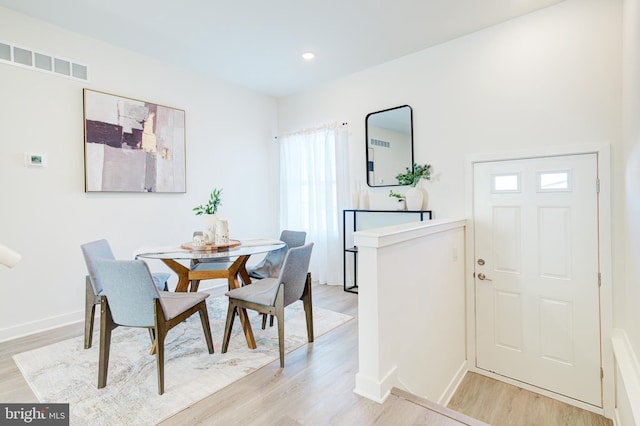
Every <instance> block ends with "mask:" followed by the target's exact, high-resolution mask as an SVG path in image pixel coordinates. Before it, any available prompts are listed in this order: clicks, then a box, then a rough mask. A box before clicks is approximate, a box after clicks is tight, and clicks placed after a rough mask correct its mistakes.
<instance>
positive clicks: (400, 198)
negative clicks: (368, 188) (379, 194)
mask: <svg viewBox="0 0 640 426" xmlns="http://www.w3.org/2000/svg"><path fill="white" fill-rule="evenodd" d="M389 197H391V198H395V199H396V200H397V202H398V210H406V208H407V205H406V204H405V197H404V195H402V194H399V193H397V192H393V190H392V189H390V190H389Z"/></svg>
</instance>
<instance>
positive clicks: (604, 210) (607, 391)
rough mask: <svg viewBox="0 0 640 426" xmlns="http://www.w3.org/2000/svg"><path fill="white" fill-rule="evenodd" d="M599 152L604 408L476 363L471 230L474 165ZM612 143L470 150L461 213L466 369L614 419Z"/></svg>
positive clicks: (473, 237) (473, 235)
mask: <svg viewBox="0 0 640 426" xmlns="http://www.w3.org/2000/svg"><path fill="white" fill-rule="evenodd" d="M580 154H597V164H598V170H597V173H598V178H599V179H600V195H599V197H598V228H599V239H598V241H599V244H598V250H599V256H600V273H601V274H602V286H601V287H600V330H601V331H600V347H601V357H602V369H603V373H604V377H603V381H602V403H603V407H602V408H599V407H595V406H593V405H590V404H586V403H583V402H581V401H577V400H575V399H572V398H568V397H565V396H562V395H559V394H557V393H554V392H550V391H547V390H544V389H540V388H537V387H535V386H532V385H527V384H525V383H522V382H518V381H515V380H512V379H508V378H506V377H504V376H500V375H497V374H492V373H489V372H487V371H485V370H481V369H478V368H477V367H476V362H475V360H476V331H475V330H476V324H475V317H476V311H475V279H474V277H473V272H474V259H475V258H476V256H475V252H474V247H475V244H474V241H475V229H474V220H473V219H474V217H473V195H474V194H473V188H474V182H473V170H474V165H475V164H476V163H483V162H488V161H508V160H522V159H527V158H540V157H558V156H564V155H580ZM611 170H612V167H611V145H610V144H605V143H602V144H585V145H562V146H545V147H539V148H532V149H526V150H520V151H506V152H490V153H477V154H469V155H467V156H466V157H465V188H466V189H465V216H466V218H467V220H468V223H469V225H470V226H468V228H467V233H466V242H465V245H466V275H465V276H466V279H465V287H466V291H465V294H466V296H465V297H466V306H467V368H468V370H469V371H473V372H475V373H478V374H482V375H485V376H489V377H492V378H494V379H497V380H501V381H504V382H506V383H510V384H515V385H516V386H519V387H521V388H524V389H527V390H530V391H533V392H537V393H539V394H542V395H545V396H548V397H550V398H553V399H557V400H559V401H562V402H565V403H567V404H571V405H574V406H577V407H579V408H583V409H586V410H589V411H592V412H595V413H598V414H603V415H604V416H605V417H608V418H613V416H614V413H615V382H614V380H615V377H614V375H615V370H614V357H613V348H612V344H611V333H612V330H613V289H612V256H611V237H612V228H611Z"/></svg>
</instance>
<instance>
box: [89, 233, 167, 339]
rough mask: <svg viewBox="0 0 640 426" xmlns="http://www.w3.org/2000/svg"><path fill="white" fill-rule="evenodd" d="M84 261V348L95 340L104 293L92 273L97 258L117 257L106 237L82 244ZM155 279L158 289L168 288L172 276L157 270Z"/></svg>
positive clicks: (98, 280)
mask: <svg viewBox="0 0 640 426" xmlns="http://www.w3.org/2000/svg"><path fill="white" fill-rule="evenodd" d="M80 248H81V249H82V254H83V256H84V261H85V263H86V265H87V271H88V272H89V275H87V276H86V279H85V305H84V348H85V349H89V348H90V347H91V342H92V340H93V323H94V318H95V315H96V305H99V304H100V301H101V299H100V296H101V295H102V283H101V282H100V279H99V278H98V277H97V276H96V275H95V274H94V273H92V271H94V264H95V261H96V260H97V259H112V260H114V259H115V256H114V255H113V252H112V251H111V247H110V246H109V242H108V241H107V240H105V239H102V240H97V241H91V242H90V243H86V244H82V245H81V246H80ZM152 276H153V281H154V282H155V284H156V287H158V290H165V291H166V290H167V280H168V279H169V277H170V276H171V274H168V273H166V272H156V273H153V274H152Z"/></svg>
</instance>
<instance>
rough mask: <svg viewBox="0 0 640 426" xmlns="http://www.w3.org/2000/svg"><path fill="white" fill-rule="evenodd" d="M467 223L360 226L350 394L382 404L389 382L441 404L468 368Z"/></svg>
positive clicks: (437, 222)
mask: <svg viewBox="0 0 640 426" xmlns="http://www.w3.org/2000/svg"><path fill="white" fill-rule="evenodd" d="M464 227H465V221H464V220H458V221H443V220H441V221H429V222H414V223H410V224H401V225H394V226H388V227H384V228H376V229H372V230H366V231H359V232H356V234H355V245H356V246H357V247H358V277H359V280H361V283H360V285H359V286H358V288H359V294H358V298H359V300H358V324H360V325H359V328H358V359H359V361H358V365H359V368H358V374H357V375H356V386H355V390H354V391H355V392H356V393H358V394H359V395H362V396H364V397H367V398H369V399H372V400H374V401H377V402H382V401H384V399H386V397H387V396H388V394H389V391H390V390H391V388H392V387H398V388H400V389H403V390H406V391H408V392H411V393H413V394H415V395H418V396H420V397H422V398H426V399H428V400H430V401H434V402H438V403H440V404H446V402H447V401H448V399H449V398H450V396H451V395H452V393H453V391H454V390H455V387H456V386H457V385H458V383H459V381H460V380H461V379H462V376H463V375H464V373H465V372H466V371H467V365H466V351H465V303H464V299H465V284H464V271H465V263H464V240H465V232H464V231H465V228H464Z"/></svg>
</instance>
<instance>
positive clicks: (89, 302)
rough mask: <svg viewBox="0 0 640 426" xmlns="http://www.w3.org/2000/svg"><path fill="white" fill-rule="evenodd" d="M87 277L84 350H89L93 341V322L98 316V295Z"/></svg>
mask: <svg viewBox="0 0 640 426" xmlns="http://www.w3.org/2000/svg"><path fill="white" fill-rule="evenodd" d="M90 279H91V278H89V276H87V279H86V283H85V286H86V289H85V301H84V348H85V349H89V348H90V347H91V342H92V341H93V321H94V318H95V315H96V295H95V294H94V293H93V287H91V282H90V281H89V280H90Z"/></svg>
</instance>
